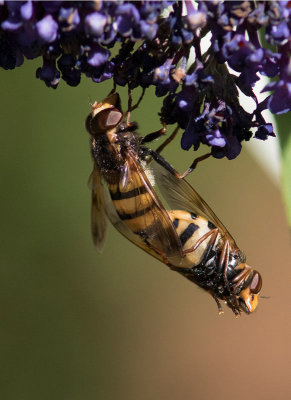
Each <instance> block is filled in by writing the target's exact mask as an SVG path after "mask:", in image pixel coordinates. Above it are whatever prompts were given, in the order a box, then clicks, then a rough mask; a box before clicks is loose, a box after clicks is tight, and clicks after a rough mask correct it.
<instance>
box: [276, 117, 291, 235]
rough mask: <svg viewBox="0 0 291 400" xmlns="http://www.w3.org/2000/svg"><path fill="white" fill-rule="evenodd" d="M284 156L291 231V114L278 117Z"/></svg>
mask: <svg viewBox="0 0 291 400" xmlns="http://www.w3.org/2000/svg"><path fill="white" fill-rule="evenodd" d="M276 120H277V126H278V132H279V137H280V146H281V154H282V189H283V199H284V203H285V207H286V212H287V218H288V222H289V226H290V229H291V113H288V114H285V115H280V116H277V117H276Z"/></svg>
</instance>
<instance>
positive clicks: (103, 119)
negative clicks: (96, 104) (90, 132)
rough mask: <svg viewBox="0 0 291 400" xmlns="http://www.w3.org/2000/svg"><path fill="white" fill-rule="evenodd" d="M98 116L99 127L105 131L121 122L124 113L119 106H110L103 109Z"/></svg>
mask: <svg viewBox="0 0 291 400" xmlns="http://www.w3.org/2000/svg"><path fill="white" fill-rule="evenodd" d="M96 117H97V119H98V120H97V123H98V126H99V129H100V130H103V131H105V130H107V129H112V128H114V127H115V126H117V125H118V124H119V123H120V122H121V120H122V118H123V114H122V112H120V111H119V110H118V109H117V108H109V109H107V110H104V111H101V112H100V113H99V114H97V115H96ZM94 120H95V118H94Z"/></svg>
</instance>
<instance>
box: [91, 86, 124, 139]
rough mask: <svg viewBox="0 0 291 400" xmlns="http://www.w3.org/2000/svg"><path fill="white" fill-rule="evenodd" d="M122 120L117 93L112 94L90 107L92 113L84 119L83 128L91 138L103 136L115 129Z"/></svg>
mask: <svg viewBox="0 0 291 400" xmlns="http://www.w3.org/2000/svg"><path fill="white" fill-rule="evenodd" d="M122 119H123V113H122V110H121V102H120V97H119V94H118V93H112V94H110V95H109V96H108V97H106V98H105V99H104V100H102V101H101V102H100V103H97V102H95V103H94V104H93V105H92V111H91V113H90V114H89V115H88V117H87V118H86V122H85V126H86V129H87V131H88V132H89V133H90V135H92V136H98V135H103V134H104V133H105V132H106V131H108V130H110V129H113V128H115V127H116V126H117V125H118V124H120V122H121V121H122Z"/></svg>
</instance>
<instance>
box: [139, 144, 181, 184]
mask: <svg viewBox="0 0 291 400" xmlns="http://www.w3.org/2000/svg"><path fill="white" fill-rule="evenodd" d="M142 150H143V153H144V154H145V155H147V156H151V157H152V158H153V159H154V160H155V161H156V162H157V163H158V164H160V165H161V166H162V167H164V168H165V169H166V170H167V171H169V172H170V173H171V174H172V175H175V176H176V177H177V178H179V176H180V174H179V172H177V171H176V170H175V168H173V167H172V165H171V164H169V163H168V161H166V160H165V159H164V158H163V157H162V156H161V155H160V154H158V153H157V152H156V151H154V150H152V149H149V148H147V147H142ZM150 161H151V160H149V161H148V163H149V162H150Z"/></svg>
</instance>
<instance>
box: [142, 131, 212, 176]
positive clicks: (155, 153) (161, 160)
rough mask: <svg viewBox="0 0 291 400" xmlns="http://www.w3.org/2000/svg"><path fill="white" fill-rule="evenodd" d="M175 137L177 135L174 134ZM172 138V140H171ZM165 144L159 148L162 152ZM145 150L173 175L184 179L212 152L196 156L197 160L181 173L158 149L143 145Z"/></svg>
mask: <svg viewBox="0 0 291 400" xmlns="http://www.w3.org/2000/svg"><path fill="white" fill-rule="evenodd" d="M174 133H175V135H176V133H177V132H175V131H174V132H173V134H174ZM174 137H175V136H174ZM174 137H173V138H174ZM170 138H171V136H170V137H169V138H168V139H170ZM173 138H172V139H171V140H173ZM171 140H170V141H171ZM167 144H168V143H166V144H165V146H166V145H167ZM162 146H163V147H162ZM165 146H164V144H162V145H161V146H160V147H162V149H160V150H159V148H158V149H157V150H159V152H160V151H162V150H163V148H164V147H165ZM143 151H144V153H145V154H147V155H149V156H151V157H152V158H153V159H154V160H155V161H156V162H157V163H158V164H160V165H161V166H162V167H164V168H165V169H166V170H168V171H169V172H170V173H171V174H172V175H175V177H176V178H178V179H182V178H184V177H185V176H187V175H188V174H190V172H192V171H193V170H194V169H195V168H196V166H197V164H198V163H199V162H200V161H202V160H205V159H206V158H208V157H210V156H211V153H207V154H204V156H201V157H198V158H195V160H194V161H193V163H192V164H191V166H190V168H188V169H187V171H186V172H184V174H182V175H181V174H180V173H179V172H178V171H177V170H175V168H173V167H172V166H171V164H169V163H168V162H167V161H166V160H165V159H164V158H163V157H162V156H161V155H160V154H159V152H158V151H155V150H152V149H148V148H145V147H143ZM150 161H151V160H149V161H148V163H149V162H150Z"/></svg>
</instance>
